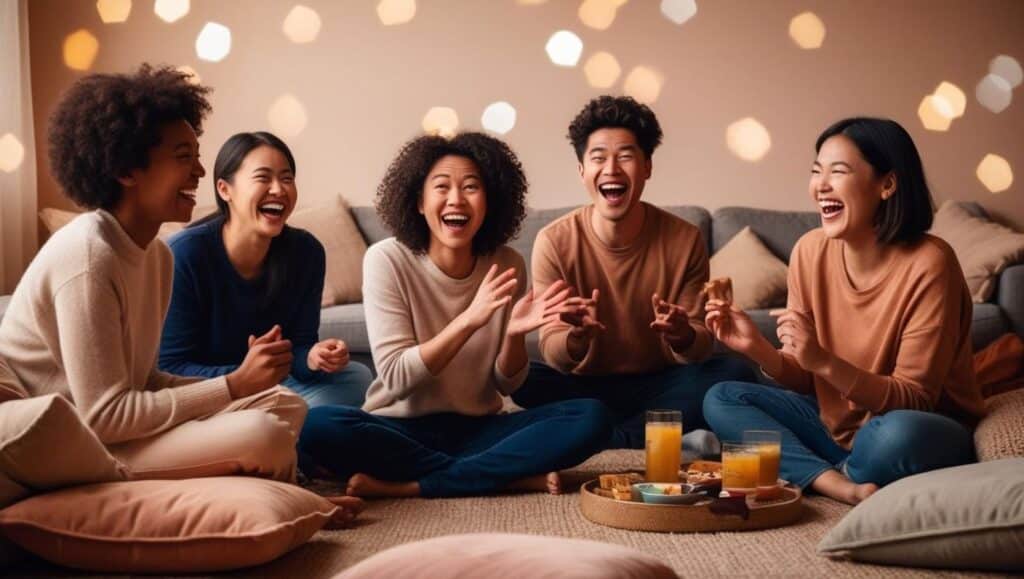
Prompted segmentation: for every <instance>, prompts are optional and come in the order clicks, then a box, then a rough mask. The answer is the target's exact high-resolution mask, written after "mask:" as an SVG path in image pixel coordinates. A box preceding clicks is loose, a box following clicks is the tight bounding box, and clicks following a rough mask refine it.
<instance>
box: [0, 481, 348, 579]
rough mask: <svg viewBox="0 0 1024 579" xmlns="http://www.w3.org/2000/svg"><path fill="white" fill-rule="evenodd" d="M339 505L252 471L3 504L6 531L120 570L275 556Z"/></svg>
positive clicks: (106, 486) (231, 565)
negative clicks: (251, 474) (255, 475)
mask: <svg viewBox="0 0 1024 579" xmlns="http://www.w3.org/2000/svg"><path fill="white" fill-rule="evenodd" d="M335 509H336V507H335V506H334V505H333V504H331V502H330V501H328V500H327V499H325V498H323V497H321V496H319V495H316V494H314V493H311V492H309V491H307V490H305V489H303V488H300V487H297V486H295V485H290V484H286V483H282V482H277V481H271V480H264V479H258V478H250V477H214V478H199V479H189V480H179V481H173V480H168V481H165V480H153V481H131V482H115V483H101V484H94V485H87V486H80V487H75V488H71V489H65V490H61V491H57V492H53V493H49V494H45V495H38V496H35V497H32V498H30V499H27V500H24V501H22V502H20V503H18V504H16V505H13V506H10V507H8V508H7V509H5V510H3V511H0V531H3V534H4V535H6V536H7V537H8V538H10V539H11V540H12V541H14V542H15V543H16V544H18V545H19V546H20V547H22V548H24V549H25V550H27V551H29V552H32V553H35V554H36V555H38V556H40V557H42V558H43V559H46V560H48V561H50V562H52V563H56V564H59V565H65V566H67V567H74V568H77V569H85V570H90V571H106V572H114V571H116V572H119V573H196V572H213V571H223V570H227V569H237V568H240V567H248V566H252V565H259V564H261V563H266V562H267V561H270V560H272V559H275V558H277V557H279V556H281V555H282V554H284V553H286V552H288V551H290V550H291V549H293V548H295V547H297V546H298V545H301V544H302V543H305V542H306V541H307V540H308V539H309V538H310V537H311V536H312V535H313V533H315V532H317V531H318V530H319V529H320V528H321V527H323V526H324V524H325V523H327V522H328V521H329V520H330V519H331V516H332V515H333V514H334V513H335Z"/></svg>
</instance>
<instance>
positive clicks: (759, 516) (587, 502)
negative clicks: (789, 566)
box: [580, 480, 803, 533]
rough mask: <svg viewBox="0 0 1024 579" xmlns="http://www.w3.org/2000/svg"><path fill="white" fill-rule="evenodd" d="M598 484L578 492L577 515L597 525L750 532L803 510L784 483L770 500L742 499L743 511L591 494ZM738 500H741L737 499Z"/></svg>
mask: <svg viewBox="0 0 1024 579" xmlns="http://www.w3.org/2000/svg"><path fill="white" fill-rule="evenodd" d="M597 487H598V481H596V480H591V481H588V482H586V483H585V484H584V485H583V487H582V488H581V489H580V512H582V513H583V516H584V517H586V518H587V519H589V520H590V521H592V522H594V523H597V524H599V525H606V526H609V527H615V528H617V529H629V530H631V531H655V532H659V533H706V532H715V531H754V530H758V529H770V528H773V527H782V526H785V525H789V524H791V523H794V522H796V521H797V520H798V519H799V518H800V516H801V514H802V510H803V504H802V502H803V493H801V492H800V488H799V487H796V486H793V485H789V484H787V485H786V486H784V487H783V488H782V489H781V496H780V497H779V498H778V499H775V500H772V501H764V502H762V501H756V500H754V498H753V497H748V498H746V508H745V509H744V508H743V505H742V504H738V503H737V499H731V502H729V500H726V501H722V500H721V499H712V498H709V499H708V500H706V501H701V502H699V503H697V504H695V505H655V504H649V503H641V502H631V501H619V500H615V499H610V498H607V497H603V496H601V495H599V494H596V493H595V492H594V489H595V488H597ZM740 500H742V499H740Z"/></svg>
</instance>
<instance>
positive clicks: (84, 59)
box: [63, 28, 100, 70]
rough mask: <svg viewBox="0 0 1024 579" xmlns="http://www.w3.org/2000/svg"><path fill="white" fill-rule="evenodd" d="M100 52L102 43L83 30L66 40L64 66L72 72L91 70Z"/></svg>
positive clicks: (70, 35)
mask: <svg viewBox="0 0 1024 579" xmlns="http://www.w3.org/2000/svg"><path fill="white" fill-rule="evenodd" d="M99 51H100V41H99V40H96V37H95V36H93V34H92V33H91V32H89V31H88V30H86V29H84V28H82V29H80V30H76V31H75V32H73V33H71V34H69V35H68V37H67V38H65V39H64V50H63V52H64V64H65V65H67V67H68V68H70V69H72V70H89V69H90V68H92V63H93V62H94V61H95V60H96V55H97V54H98V53H99Z"/></svg>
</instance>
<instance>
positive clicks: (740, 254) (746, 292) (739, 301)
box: [711, 227, 787, 310]
mask: <svg viewBox="0 0 1024 579" xmlns="http://www.w3.org/2000/svg"><path fill="white" fill-rule="evenodd" d="M786 272H787V268H786V264H785V263H783V262H782V260H780V259H779V258H777V257H775V256H774V255H772V252H771V251H769V250H768V248H767V247H765V246H764V244H763V243H761V240H760V239H758V238H757V235H756V234H755V233H754V232H753V231H752V230H751V229H750V228H749V227H744V228H743V229H741V230H740V232H739V233H737V234H736V237H733V238H732V239H730V240H729V243H726V244H725V246H724V247H722V249H720V250H719V251H718V252H717V253H715V255H713V256H711V278H712V279H716V278H720V277H728V278H731V279H732V290H733V303H734V304H735V305H736V307H738V308H740V309H743V310H750V309H754V308H770V307H775V306H779V305H785V303H786Z"/></svg>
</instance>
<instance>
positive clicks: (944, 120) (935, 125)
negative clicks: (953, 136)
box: [917, 94, 955, 131]
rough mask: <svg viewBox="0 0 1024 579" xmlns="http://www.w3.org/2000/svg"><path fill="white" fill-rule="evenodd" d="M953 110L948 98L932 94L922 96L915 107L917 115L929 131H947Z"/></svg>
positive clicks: (951, 120) (951, 121)
mask: <svg viewBox="0 0 1024 579" xmlns="http://www.w3.org/2000/svg"><path fill="white" fill-rule="evenodd" d="M954 112H955V111H954V110H953V105H952V104H950V102H949V101H948V100H946V99H945V98H942V97H938V96H936V95H933V94H930V95H928V96H926V97H924V99H923V100H921V105H920V106H918V107H917V116H918V118H919V119H921V124H922V125H924V128H926V129H928V130H929V131H948V130H949V126H950V125H951V124H952V123H953V116H954Z"/></svg>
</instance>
